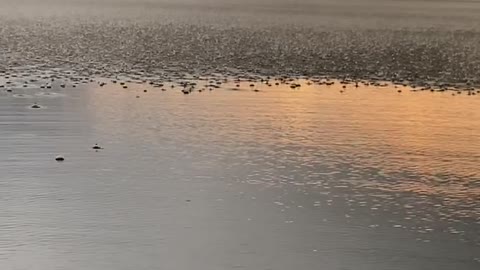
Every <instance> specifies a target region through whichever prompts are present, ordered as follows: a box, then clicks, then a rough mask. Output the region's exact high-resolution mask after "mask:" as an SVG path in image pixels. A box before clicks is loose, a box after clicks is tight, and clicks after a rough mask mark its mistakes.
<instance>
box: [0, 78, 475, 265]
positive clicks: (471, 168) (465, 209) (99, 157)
mask: <svg viewBox="0 0 480 270" xmlns="http://www.w3.org/2000/svg"><path fill="white" fill-rule="evenodd" d="M204 83H205V82H204V81H201V82H199V84H200V85H202V84H204ZM300 83H302V87H301V88H300V90H291V89H290V87H289V86H288V85H280V86H272V87H268V86H266V85H263V86H258V85H257V87H256V88H257V89H260V90H261V91H260V92H253V91H251V88H250V87H249V83H247V82H244V83H242V84H241V86H240V87H239V90H232V89H233V88H236V87H235V86H234V84H231V83H226V84H223V85H222V87H221V88H219V89H215V90H213V91H206V92H202V93H198V92H195V93H192V94H190V95H183V94H182V93H181V92H180V90H179V89H180V88H178V87H177V86H176V87H175V88H173V89H171V88H170V85H168V89H167V91H161V90H160V89H159V88H152V87H151V86H149V85H141V84H134V83H130V84H127V85H128V86H129V88H128V89H122V88H121V87H120V86H119V85H118V84H111V83H109V84H108V85H107V86H104V87H99V86H98V84H97V83H96V82H92V83H88V84H82V85H81V86H79V87H77V88H72V87H71V86H67V87H66V88H60V87H58V84H57V83H54V84H53V88H52V89H40V88H38V86H35V85H30V86H29V87H26V88H21V87H20V88H16V89H14V92H13V93H6V92H5V91H4V90H3V89H2V92H1V94H0V151H1V153H2V155H1V156H0V167H1V168H2V173H1V175H0V204H1V205H2V208H1V210H0V220H1V223H0V266H1V268H2V269H40V270H43V269H45V270H46V269H92V270H105V269H112V270H113V269H115V270H116V269H153V268H156V269H205V270H207V269H208V270H210V269H285V270H289V269H369V270H370V269H422V270H423V269H446V270H447V269H448V270H450V269H478V267H479V265H480V262H479V260H480V259H479V257H480V255H479V254H480V239H479V238H478V237H479V235H480V210H479V207H480V205H479V200H478V199H479V196H480V172H479V170H478V162H479V161H480V141H479V140H478V137H479V136H480V121H478V120H479V119H480V112H479V111H478V107H479V106H480V96H467V95H465V94H462V95H456V96H452V95H451V93H449V92H445V93H430V92H417V93H414V92H410V91H409V89H407V88H404V87H401V88H400V89H402V90H403V91H402V93H397V90H398V89H395V88H393V86H388V87H373V86H372V87H361V88H360V89H355V88H353V86H348V87H347V89H346V91H345V92H344V93H340V90H341V89H342V88H341V86H340V85H339V84H336V85H334V86H330V87H327V86H318V85H311V86H308V85H307V84H306V82H305V81H300ZM144 89H145V90H148V92H146V93H145V92H143V90H144ZM137 95H138V96H139V98H136V96H137ZM33 102H38V104H40V105H41V106H42V108H41V109H30V108H29V106H30V105H31V104H33ZM95 143H99V144H100V145H101V146H103V147H104V148H105V149H104V150H101V151H99V152H95V151H94V150H92V149H91V146H92V145H93V144H95ZM58 154H63V155H65V157H66V161H65V162H63V163H57V162H56V161H55V160H54V157H55V156H56V155H58Z"/></svg>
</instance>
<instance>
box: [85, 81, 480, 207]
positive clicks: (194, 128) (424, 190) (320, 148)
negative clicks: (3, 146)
mask: <svg viewBox="0 0 480 270" xmlns="http://www.w3.org/2000/svg"><path fill="white" fill-rule="evenodd" d="M300 83H301V84H302V87H300V88H299V89H297V90H292V89H291V88H290V86H289V85H286V84H280V85H279V86H275V85H273V86H271V87H269V86H267V85H265V84H260V83H256V85H255V87H253V88H252V87H250V86H249V84H250V83H248V82H242V83H241V86H240V87H238V88H237V87H236V86H235V84H234V83H227V84H224V85H222V88H220V89H215V90H213V91H208V90H206V91H204V92H202V93H199V92H194V93H192V94H190V95H183V94H182V93H181V92H180V89H179V88H178V87H176V88H174V89H171V88H168V91H166V92H162V91H160V89H158V88H151V87H150V86H145V85H134V84H131V85H130V86H129V88H128V89H121V88H120V87H119V86H118V85H109V86H108V87H105V88H102V89H101V90H98V89H91V91H90V97H91V105H92V110H93V112H92V120H93V121H94V122H95V123H96V127H97V128H98V129H99V130H101V131H102V132H104V133H107V134H109V133H110V134H111V135H112V136H113V137H115V136H133V137H135V138H141V140H144V141H150V142H151V143H152V145H156V144H161V143H162V142H165V141H170V142H174V143H177V144H178V145H183V146H189V145H193V146H192V147H199V148H201V147H206V148H207V147H208V146H207V145H208V144H209V143H212V145H210V146H211V147H212V151H221V152H222V153H226V154H231V155H238V156H239V157H242V158H243V159H248V155H246V154H245V152H246V151H247V150H248V151H250V150H251V149H264V150H265V155H274V156H275V155H276V157H274V159H276V160H277V162H278V163H282V162H285V163H288V162H291V161H292V160H295V162H298V164H297V166H300V167H301V166H304V165H305V166H306V168H308V170H309V171H307V174H308V175H309V176H312V175H313V174H314V173H318V172H319V170H321V171H320V172H322V173H329V171H325V170H326V169H325V168H330V169H331V170H332V171H336V170H342V168H343V167H342V166H345V165H347V166H352V168H354V169H352V175H354V177H351V178H349V176H343V178H341V179H338V180H339V181H347V182H350V183H353V184H355V183H357V185H361V186H363V187H368V188H377V189H383V190H390V191H395V192H413V193H418V194H429V195H440V196H446V197H450V198H455V199H462V198H464V199H465V200H467V199H471V198H480V172H479V170H478V162H479V161H480V140H478V137H479V136H480V121H479V119H480V112H479V111H478V108H479V107H480V96H467V95H465V94H464V95H456V96H452V95H451V93H450V92H444V93H438V92H437V93H430V92H415V93H414V92H410V89H409V88H408V87H401V86H399V87H398V88H397V87H394V86H393V85H389V86H386V87H375V86H361V87H360V88H355V87H354V86H353V85H348V86H347V87H346V89H343V88H342V85H340V84H339V83H338V82H337V84H335V85H333V86H324V85H307V84H306V82H305V81H300ZM203 84H205V81H200V82H199V83H198V85H203ZM143 89H147V90H148V92H147V93H144V92H143ZM252 89H258V90H259V92H253V91H252ZM398 90H401V92H400V93H399V92H398ZM342 92H343V93H342ZM137 95H138V96H139V98H136V96H137ZM119 134H120V135H119ZM278 149H281V151H279V150H278ZM244 150H245V151H244ZM207 151H208V150H207ZM269 162H270V161H269ZM273 163H275V162H273ZM269 164H270V163H269ZM257 165H258V164H257ZM277 165H278V164H277ZM284 165H285V164H284ZM317 165H318V166H317ZM320 165H321V166H320ZM266 166H267V165H266ZM268 166H273V165H272V164H270V165H268ZM279 166H280V167H282V166H283V165H281V164H280V165H279ZM322 166H323V167H322ZM325 166H326V167H325ZM304 169H305V168H304ZM365 170H374V171H376V172H377V173H376V174H375V175H373V176H372V175H370V174H367V173H365ZM295 181H297V182H298V183H300V182H302V181H306V180H305V179H299V180H295Z"/></svg>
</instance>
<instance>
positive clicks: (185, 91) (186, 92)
mask: <svg viewBox="0 0 480 270" xmlns="http://www.w3.org/2000/svg"><path fill="white" fill-rule="evenodd" d="M182 93H183V94H185V95H188V94H190V91H188V90H187V89H183V90H182Z"/></svg>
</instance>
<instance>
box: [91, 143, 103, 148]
mask: <svg viewBox="0 0 480 270" xmlns="http://www.w3.org/2000/svg"><path fill="white" fill-rule="evenodd" d="M92 149H95V150H101V149H103V147H100V145H98V143H96V144H95V145H94V146H92Z"/></svg>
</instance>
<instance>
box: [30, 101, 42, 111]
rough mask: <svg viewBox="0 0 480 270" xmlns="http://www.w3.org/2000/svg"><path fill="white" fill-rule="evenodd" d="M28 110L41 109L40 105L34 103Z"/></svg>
mask: <svg viewBox="0 0 480 270" xmlns="http://www.w3.org/2000/svg"><path fill="white" fill-rule="evenodd" d="M30 108H32V109H40V108H41V107H40V105H38V104H37V103H36V102H35V103H34V104H33V105H32V106H30Z"/></svg>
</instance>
